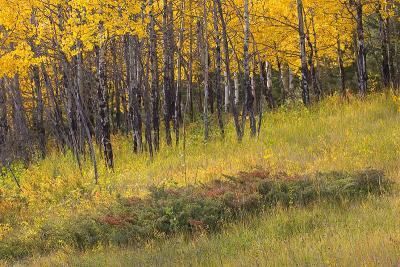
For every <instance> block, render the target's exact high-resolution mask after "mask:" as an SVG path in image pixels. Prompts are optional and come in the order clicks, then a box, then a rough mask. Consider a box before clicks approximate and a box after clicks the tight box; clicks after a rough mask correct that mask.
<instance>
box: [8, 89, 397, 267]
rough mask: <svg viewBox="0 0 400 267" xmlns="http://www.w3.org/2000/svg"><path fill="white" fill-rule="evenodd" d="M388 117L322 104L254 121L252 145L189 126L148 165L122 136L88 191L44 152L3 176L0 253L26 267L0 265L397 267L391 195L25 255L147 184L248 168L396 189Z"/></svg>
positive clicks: (204, 179)
mask: <svg viewBox="0 0 400 267" xmlns="http://www.w3.org/2000/svg"><path fill="white" fill-rule="evenodd" d="M399 107H400V101H399V99H398V98H396V97H394V96H391V95H381V94H373V95H371V96H369V97H368V98H367V99H366V100H363V101H361V100H358V99H355V98H354V99H350V102H349V103H347V102H344V103H343V102H342V101H341V100H340V99H339V98H338V97H331V98H328V99H326V100H324V101H323V102H322V103H320V104H318V105H316V106H314V107H312V108H310V109H305V108H303V107H292V108H281V109H279V110H277V111H275V112H273V113H268V114H266V116H265V120H264V124H263V127H262V130H261V135H260V136H259V137H258V138H254V139H251V138H250V137H246V138H245V139H244V140H243V142H241V143H237V141H236V138H235V136H234V131H233V129H232V125H228V128H229V129H228V130H227V134H226V136H225V139H223V140H222V139H221V138H220V137H219V133H218V131H217V127H214V128H215V130H214V132H213V133H212V138H211V141H210V142H209V143H208V144H204V142H203V141H202V130H201V126H200V124H191V125H189V126H188V127H187V128H188V129H187V133H188V134H187V139H186V149H185V150H183V146H182V144H181V145H180V146H178V147H174V148H166V147H163V148H162V149H161V152H160V153H159V154H158V155H157V156H156V157H155V158H154V159H153V160H152V161H150V159H149V158H148V157H146V156H138V155H135V154H134V153H132V152H131V143H130V141H129V138H126V137H115V138H114V140H113V144H114V150H115V165H116V167H115V171H114V172H109V171H107V170H106V169H103V167H102V169H100V177H101V178H100V185H98V186H95V185H93V180H92V176H93V173H92V169H91V167H90V163H89V162H85V163H84V166H83V170H82V175H80V172H79V169H78V168H77V167H76V164H75V163H74V160H73V157H72V155H70V154H67V155H64V156H60V155H59V154H58V153H56V152H54V153H53V154H52V155H51V156H50V157H49V158H47V159H46V160H44V161H41V162H39V163H37V164H34V165H32V166H30V167H29V168H28V169H24V168H22V167H19V166H15V173H16V175H17V177H18V178H19V179H20V183H21V184H22V188H23V191H22V192H19V191H18V190H17V189H16V188H15V185H14V184H13V180H12V177H10V176H9V175H8V176H7V177H5V178H4V179H3V180H2V181H1V182H0V195H1V196H2V201H1V202H0V214H1V216H0V243H1V242H5V243H7V242H8V243H9V244H11V245H10V246H8V247H6V246H4V248H3V251H2V250H1V245H0V253H2V252H4V253H10V252H9V251H10V250H12V249H13V247H12V244H14V243H13V242H14V241H15V240H17V239H16V236H18V242H22V241H21V240H23V242H24V243H23V244H24V246H25V247H22V248H18V250H21V255H24V256H26V257H28V258H29V259H28V260H26V259H25V260H23V261H20V262H19V263H18V262H16V261H14V260H13V259H10V258H9V259H8V260H3V261H1V260H0V266H1V265H2V264H3V265H9V264H17V265H31V266H66V265H67V266H102V265H106V266H127V265H129V266H146V265H148V266H163V265H164V266H180V265H185V266H186V265H188V266H220V265H227V266H253V265H262V266H265V265H268V266H285V265H307V266H308V265H311V266H315V265H316V266H330V265H338V266H374V265H376V266H399V264H400V221H399V220H398V218H399V216H400V197H399V195H398V190H395V191H394V192H393V193H392V194H389V195H384V196H381V197H377V196H369V197H367V198H366V199H363V200H361V201H357V202H350V201H349V202H344V203H341V204H340V205H334V204H330V203H314V204H312V205H309V206H306V207H289V208H284V207H279V206H278V207H275V208H273V209H268V210H265V211H264V212H260V213H259V214H257V215H255V214H253V215H249V216H247V217H245V218H242V219H241V220H239V221H236V222H235V223H231V222H227V223H226V225H224V227H223V228H222V230H221V231H219V232H216V233H211V234H210V233H205V232H201V233H199V234H196V235H194V236H191V237H188V236H187V235H185V234H176V235H174V236H173V237H171V236H170V237H168V238H159V239H155V240H150V241H146V242H144V243H142V244H141V245H138V246H130V247H125V248H121V247H115V246H112V247H110V246H104V245H99V246H97V247H96V248H93V249H90V250H87V251H84V252H76V251H75V250H73V249H71V248H70V247H68V246H62V245H60V247H62V249H59V251H58V252H57V253H51V255H50V256H41V255H39V254H36V253H32V252H30V251H29V248H30V247H31V245H29V244H35V242H42V243H43V244H41V246H44V247H46V244H53V243H54V242H60V243H63V242H64V241H65V240H62V239H60V237H59V236H52V235H51V232H50V234H48V233H47V234H48V236H45V237H43V236H41V235H43V229H44V228H46V226H47V225H61V226H60V227H64V225H65V224H60V222H68V221H71V220H73V218H76V217H78V216H82V215H85V216H89V215H90V214H95V213H96V212H97V210H98V207H107V206H109V205H112V203H114V202H115V201H116V199H118V198H119V197H125V198H129V197H137V196H140V197H146V196H147V195H148V194H149V191H148V190H147V189H148V188H149V186H152V185H155V186H167V187H168V186H177V187H181V186H187V185H190V184H191V185H202V184H205V183H208V182H210V181H212V180H215V179H220V178H222V177H223V176H229V175H235V174H237V173H239V172H243V171H252V170H255V169H259V168H262V169H264V170H268V171H269V172H271V173H272V174H277V175H278V174H279V173H282V172H284V173H286V174H287V175H289V176H292V175H309V174H314V173H317V172H331V171H337V172H350V173H352V172H357V171H363V170H366V169H370V168H372V169H377V170H382V171H383V172H384V174H385V176H386V177H388V178H389V179H391V180H392V181H394V182H395V183H396V184H397V183H398V182H400V127H399V125H400V109H399ZM53 239H54V240H53ZM57 239H60V240H57ZM44 240H45V241H44ZM49 240H53V241H54V242H53V243H51V242H50V241H49ZM46 242H47V243H46ZM24 249H25V250H27V251H23V250H24ZM14 250H17V249H16V248H14ZM45 251H46V250H45ZM11 254H12V253H11ZM11 254H10V255H11ZM0 258H1V256H0Z"/></svg>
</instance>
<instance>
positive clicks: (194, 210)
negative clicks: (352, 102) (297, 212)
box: [0, 170, 392, 260]
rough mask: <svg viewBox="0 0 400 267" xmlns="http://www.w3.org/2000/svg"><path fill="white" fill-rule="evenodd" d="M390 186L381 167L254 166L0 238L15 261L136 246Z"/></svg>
mask: <svg viewBox="0 0 400 267" xmlns="http://www.w3.org/2000/svg"><path fill="white" fill-rule="evenodd" d="M391 185H392V183H391V182H390V180H388V179H387V178H386V177H385V176H384V173H383V172H382V171H378V170H366V171H362V172H358V173H352V174H351V173H341V172H331V173H317V174H315V175H313V176H310V177H292V176H288V175H286V174H280V175H278V176H272V175H270V174H269V173H268V172H266V171H254V172H251V173H239V174H238V175H237V176H235V177H225V178H224V179H223V180H217V181H214V182H211V183H209V184H206V185H201V186H188V187H184V188H165V187H160V188H151V189H150V192H151V194H150V196H149V197H147V198H145V199H138V198H122V197H120V198H119V199H118V201H117V203H116V204H114V205H113V206H110V207H105V208H99V210H98V211H97V212H96V214H88V215H85V216H83V215H79V216H77V217H76V218H75V219H73V220H72V221H67V222H63V223H60V224H58V225H52V224H47V225H45V226H43V227H42V228H41V230H40V231H39V233H36V234H35V235H33V237H32V238H30V239H28V240H27V239H24V238H21V237H20V236H19V235H15V234H14V235H13V236H7V237H6V238H4V240H3V241H2V242H1V243H0V258H3V259H8V260H16V259H21V258H24V257H27V256H32V255H33V254H43V253H48V252H51V251H53V250H56V249H60V248H62V247H72V248H74V249H78V250H85V249H88V248H92V247H94V246H97V245H119V246H120V245H132V244H137V243H139V242H141V241H144V240H149V239H154V238H159V237H162V236H166V235H171V234H174V233H193V232H196V231H216V230H218V229H220V228H221V226H222V225H223V224H224V222H231V221H234V220H236V219H238V218H239V217H242V216H244V215H246V214H248V213H255V212H257V211H260V210H262V209H265V208H272V207H274V206H277V205H280V206H283V207H289V206H305V205H309V204H311V203H314V202H318V201H331V202H334V203H338V202H343V201H345V202H348V201H355V200H359V199H362V198H365V197H367V196H368V195H381V194H383V193H385V192H388V191H389V190H390V188H391Z"/></svg>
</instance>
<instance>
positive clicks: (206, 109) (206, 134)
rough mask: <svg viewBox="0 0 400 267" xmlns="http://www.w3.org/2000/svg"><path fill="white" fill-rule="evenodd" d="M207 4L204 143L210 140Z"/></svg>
mask: <svg viewBox="0 0 400 267" xmlns="http://www.w3.org/2000/svg"><path fill="white" fill-rule="evenodd" d="M207 18H208V10H207V2H206V0H204V1H203V25H204V27H203V31H204V104H203V109H204V111H203V116H204V118H203V119H204V141H205V142H207V141H208V138H209V129H208V127H209V125H208V97H209V87H208V77H209V72H208V71H209V70H208V66H209V63H208V29H207Z"/></svg>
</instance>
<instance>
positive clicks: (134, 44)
mask: <svg viewBox="0 0 400 267" xmlns="http://www.w3.org/2000/svg"><path fill="white" fill-rule="evenodd" d="M138 46H139V42H138V40H137V36H134V37H133V36H128V51H129V55H128V58H129V62H130V64H129V65H130V68H131V69H130V70H129V72H130V75H129V103H130V105H129V106H130V113H131V116H132V128H133V139H134V142H135V143H134V151H135V152H142V151H143V140H142V116H141V107H140V101H139V98H140V84H139V77H138V76H139V73H138V65H139V63H138V57H137V54H138Z"/></svg>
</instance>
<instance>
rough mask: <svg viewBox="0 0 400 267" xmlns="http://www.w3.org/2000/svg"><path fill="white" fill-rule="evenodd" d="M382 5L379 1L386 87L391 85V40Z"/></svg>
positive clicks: (383, 71)
mask: <svg viewBox="0 0 400 267" xmlns="http://www.w3.org/2000/svg"><path fill="white" fill-rule="evenodd" d="M381 9H382V6H381V4H380V3H379V1H378V4H377V8H376V13H377V15H378V21H379V35H380V38H381V53H382V69H381V71H382V74H381V75H382V83H383V86H384V87H385V88H388V87H389V86H390V66H389V50H388V47H389V42H388V31H387V23H386V21H385V20H384V19H383V17H382V14H381V12H382V10H381Z"/></svg>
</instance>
